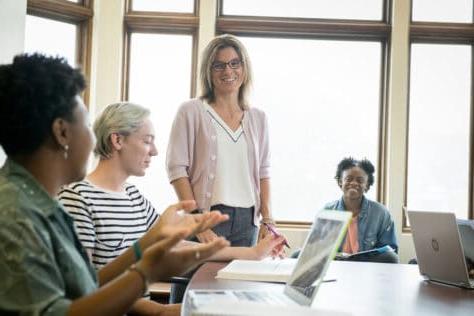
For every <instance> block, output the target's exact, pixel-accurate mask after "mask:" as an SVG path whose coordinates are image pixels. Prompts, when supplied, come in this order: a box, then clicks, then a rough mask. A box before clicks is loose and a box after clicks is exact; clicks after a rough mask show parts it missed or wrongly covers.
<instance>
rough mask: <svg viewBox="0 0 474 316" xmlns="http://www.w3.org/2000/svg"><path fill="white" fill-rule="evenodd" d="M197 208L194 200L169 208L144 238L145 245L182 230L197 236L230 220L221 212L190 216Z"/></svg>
mask: <svg viewBox="0 0 474 316" xmlns="http://www.w3.org/2000/svg"><path fill="white" fill-rule="evenodd" d="M195 208H196V202H195V201H192V200H190V201H181V202H179V203H176V204H174V205H171V206H169V207H168V208H167V209H166V210H165V211H164V212H163V213H162V214H161V216H160V219H159V220H158V222H157V223H156V224H155V225H153V227H152V228H151V229H150V231H149V232H148V233H147V234H146V235H145V236H144V239H145V240H146V241H145V244H151V243H153V242H155V241H157V240H160V239H162V238H164V237H166V236H171V235H173V234H174V233H175V232H177V231H178V230H180V229H186V230H188V231H189V234H188V235H195V234H198V233H200V232H203V231H206V230H208V229H209V228H212V227H214V226H215V225H217V224H219V223H221V222H223V221H226V220H227V219H228V218H229V217H228V216H227V215H222V214H221V213H220V212H219V211H211V212H206V213H203V214H190V213H189V212H190V211H191V210H193V209H195Z"/></svg>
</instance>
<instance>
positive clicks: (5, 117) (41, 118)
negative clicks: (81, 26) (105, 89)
mask: <svg viewBox="0 0 474 316" xmlns="http://www.w3.org/2000/svg"><path fill="white" fill-rule="evenodd" d="M84 88H85V79H84V76H83V75H82V73H81V71H80V70H79V69H74V68H72V67H71V66H69V65H68V63H67V61H66V60H65V59H64V58H60V57H48V56H45V55H42V54H37V53H36V54H21V55H18V56H16V57H15V58H14V59H13V63H12V64H8V65H1V66H0V145H2V147H3V149H4V150H5V152H6V153H7V155H18V154H30V153H33V152H34V151H35V150H37V149H38V148H39V147H40V146H41V144H43V143H44V141H45V140H46V139H47V138H48V137H49V136H51V125H52V123H53V121H54V120H55V119H56V118H59V117H60V118H64V119H66V120H68V121H72V120H73V111H74V108H75V107H76V101H75V96H76V95H78V94H79V93H81V92H82V91H83V90H84Z"/></svg>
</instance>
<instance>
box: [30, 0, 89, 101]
mask: <svg viewBox="0 0 474 316" xmlns="http://www.w3.org/2000/svg"><path fill="white" fill-rule="evenodd" d="M93 1H94V0H82V1H81V2H80V3H74V2H70V1H66V0H28V2H27V14H29V15H34V16H37V17H42V18H47V19H51V20H55V21H60V22H66V23H71V24H75V25H76V26H77V33H76V35H77V36H76V56H75V60H76V63H77V64H78V65H80V66H81V68H82V71H83V73H84V75H85V77H86V81H87V87H86V90H85V91H84V93H83V99H84V103H85V104H86V106H87V107H89V98H90V90H89V86H90V74H91V51H92V17H93V15H94V12H93V9H92V8H93Z"/></svg>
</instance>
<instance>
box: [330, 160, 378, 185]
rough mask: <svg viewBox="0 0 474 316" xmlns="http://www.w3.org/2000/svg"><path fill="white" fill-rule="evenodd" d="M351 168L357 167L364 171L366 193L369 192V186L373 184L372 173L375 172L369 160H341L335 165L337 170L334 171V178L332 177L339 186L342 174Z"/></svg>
mask: <svg viewBox="0 0 474 316" xmlns="http://www.w3.org/2000/svg"><path fill="white" fill-rule="evenodd" d="M353 167H359V168H361V169H362V170H364V171H365V173H366V174H367V177H368V179H367V191H369V189H370V186H371V185H372V184H374V172H375V167H374V165H373V164H372V163H371V162H370V160H368V159H366V158H364V159H362V160H356V159H354V158H352V157H346V158H344V159H342V160H341V161H340V162H339V164H338V165H337V170H336V176H335V177H334V178H335V179H336V181H337V183H338V184H339V182H340V181H341V180H342V173H343V172H344V170H347V169H350V168H353Z"/></svg>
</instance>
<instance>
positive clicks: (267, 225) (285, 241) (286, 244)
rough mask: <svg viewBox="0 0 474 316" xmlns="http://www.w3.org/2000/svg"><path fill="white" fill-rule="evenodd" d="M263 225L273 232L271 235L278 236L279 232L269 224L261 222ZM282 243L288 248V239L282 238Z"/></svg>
mask: <svg viewBox="0 0 474 316" xmlns="http://www.w3.org/2000/svg"><path fill="white" fill-rule="evenodd" d="M263 225H265V227H266V228H267V229H268V230H269V231H270V232H271V233H272V234H273V236H275V237H280V236H281V234H280V233H279V232H277V231H276V230H275V229H274V228H273V227H272V226H271V225H269V224H267V223H263ZM284 245H285V246H286V247H287V248H288V249H289V248H290V245H289V244H288V241H287V240H286V238H285V240H284Z"/></svg>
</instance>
